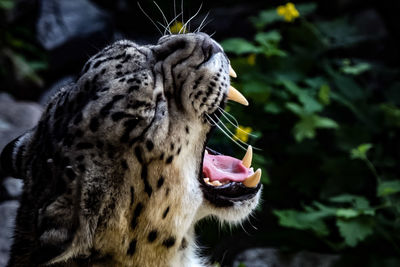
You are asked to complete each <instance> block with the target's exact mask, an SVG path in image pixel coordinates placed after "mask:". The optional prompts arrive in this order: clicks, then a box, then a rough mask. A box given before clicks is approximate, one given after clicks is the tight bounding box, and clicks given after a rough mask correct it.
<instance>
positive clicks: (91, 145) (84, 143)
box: [76, 142, 94, 150]
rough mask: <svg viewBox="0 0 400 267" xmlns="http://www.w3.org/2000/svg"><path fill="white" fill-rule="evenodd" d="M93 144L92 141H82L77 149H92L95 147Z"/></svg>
mask: <svg viewBox="0 0 400 267" xmlns="http://www.w3.org/2000/svg"><path fill="white" fill-rule="evenodd" d="M93 147H94V146H93V144H91V143H87V142H81V143H78V144H76V149H78V150H80V149H90V148H93Z"/></svg>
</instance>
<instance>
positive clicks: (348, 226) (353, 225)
mask: <svg viewBox="0 0 400 267" xmlns="http://www.w3.org/2000/svg"><path fill="white" fill-rule="evenodd" d="M336 225H337V227H338V228H339V233H340V235H341V236H342V237H343V238H344V241H345V243H346V244H347V245H348V246H350V247H355V246H356V245H357V244H358V243H359V242H361V241H363V240H365V238H367V237H368V236H369V235H371V234H372V233H373V224H372V221H371V220H370V219H369V218H361V217H360V218H355V219H351V220H344V219H338V220H337V221H336Z"/></svg>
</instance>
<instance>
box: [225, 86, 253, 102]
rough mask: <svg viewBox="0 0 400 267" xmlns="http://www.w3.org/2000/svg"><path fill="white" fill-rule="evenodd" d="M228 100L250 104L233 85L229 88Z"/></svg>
mask: <svg viewBox="0 0 400 267" xmlns="http://www.w3.org/2000/svg"><path fill="white" fill-rule="evenodd" d="M228 100H232V101H235V102H238V103H240V104H242V105H245V106H248V105H249V101H247V99H246V98H245V97H244V96H243V95H242V94H241V93H240V92H239V91H238V90H237V89H236V88H235V87H233V86H230V87H229V89H228Z"/></svg>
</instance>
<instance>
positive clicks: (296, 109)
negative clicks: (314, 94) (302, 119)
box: [285, 102, 305, 116]
mask: <svg viewBox="0 0 400 267" xmlns="http://www.w3.org/2000/svg"><path fill="white" fill-rule="evenodd" d="M285 106H286V108H287V109H289V110H290V111H291V112H293V113H294V114H296V115H298V116H303V115H305V111H304V109H303V107H301V106H300V105H299V104H297V103H293V102H288V103H286V105H285Z"/></svg>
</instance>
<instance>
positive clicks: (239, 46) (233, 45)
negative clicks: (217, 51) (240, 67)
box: [221, 38, 260, 55]
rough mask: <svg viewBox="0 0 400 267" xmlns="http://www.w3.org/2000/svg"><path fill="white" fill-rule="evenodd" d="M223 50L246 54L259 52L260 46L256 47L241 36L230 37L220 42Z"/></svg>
mask: <svg viewBox="0 0 400 267" xmlns="http://www.w3.org/2000/svg"><path fill="white" fill-rule="evenodd" d="M221 45H222V47H223V48H224V50H225V52H230V53H233V54H236V55H242V54H248V53H259V52H260V48H258V47H256V46H255V45H253V44H252V43H250V42H248V41H246V40H245V39H243V38H231V39H228V40H225V41H223V42H222V43H221Z"/></svg>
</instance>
